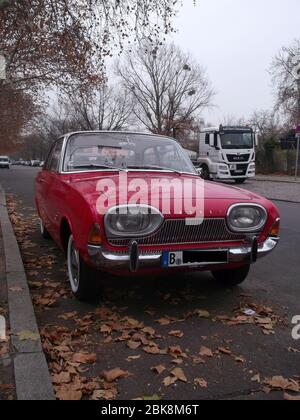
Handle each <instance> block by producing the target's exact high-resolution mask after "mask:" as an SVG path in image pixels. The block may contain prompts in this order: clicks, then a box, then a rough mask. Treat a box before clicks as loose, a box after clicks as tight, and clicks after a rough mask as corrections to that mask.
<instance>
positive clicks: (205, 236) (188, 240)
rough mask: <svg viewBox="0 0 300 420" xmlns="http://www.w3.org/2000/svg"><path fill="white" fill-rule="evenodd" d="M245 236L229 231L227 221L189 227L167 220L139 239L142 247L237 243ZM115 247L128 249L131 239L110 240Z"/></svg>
mask: <svg viewBox="0 0 300 420" xmlns="http://www.w3.org/2000/svg"><path fill="white" fill-rule="evenodd" d="M244 239H245V235H243V234H239V233H232V232H230V231H229V230H228V229H227V226H226V221H225V219H205V220H204V222H203V223H202V224H201V225H199V226H188V225H187V224H186V221H185V219H179V220H177V219H176V220H165V222H164V223H163V225H162V226H161V228H160V229H159V230H158V231H157V232H156V233H154V234H153V235H151V236H147V237H144V238H138V239H137V242H138V243H139V244H140V245H148V246H151V245H175V244H199V243H209V242H227V241H228V242H235V241H242V240H244ZM108 241H109V243H110V244H111V245H113V246H119V247H126V246H128V244H129V242H130V239H128V238H127V239H115V238H108Z"/></svg>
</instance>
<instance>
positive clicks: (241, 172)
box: [230, 163, 248, 176]
mask: <svg viewBox="0 0 300 420" xmlns="http://www.w3.org/2000/svg"><path fill="white" fill-rule="evenodd" d="M247 170H248V163H246V164H242V165H237V170H236V171H230V174H231V176H245V175H247Z"/></svg>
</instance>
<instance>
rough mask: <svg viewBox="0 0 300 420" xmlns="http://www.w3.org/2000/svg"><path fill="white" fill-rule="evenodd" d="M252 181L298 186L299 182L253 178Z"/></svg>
mask: <svg viewBox="0 0 300 420" xmlns="http://www.w3.org/2000/svg"><path fill="white" fill-rule="evenodd" d="M253 181H257V182H274V183H278V182H280V183H281V184H296V185H297V184H299V185H300V181H293V180H289V181H288V180H285V179H268V178H254V179H253Z"/></svg>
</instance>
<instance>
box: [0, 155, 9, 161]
mask: <svg viewBox="0 0 300 420" xmlns="http://www.w3.org/2000/svg"><path fill="white" fill-rule="evenodd" d="M8 161H9V159H8V158H7V157H1V156H0V162H8Z"/></svg>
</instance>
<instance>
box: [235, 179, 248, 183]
mask: <svg viewBox="0 0 300 420" xmlns="http://www.w3.org/2000/svg"><path fill="white" fill-rule="evenodd" d="M245 182H246V178H243V179H236V180H235V183H236V184H244V183H245Z"/></svg>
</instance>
